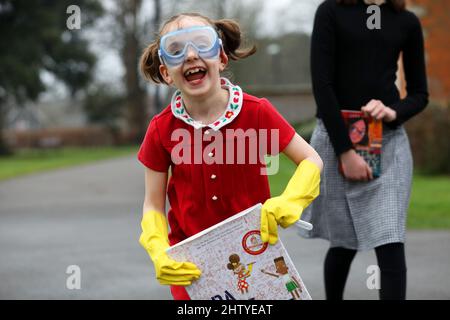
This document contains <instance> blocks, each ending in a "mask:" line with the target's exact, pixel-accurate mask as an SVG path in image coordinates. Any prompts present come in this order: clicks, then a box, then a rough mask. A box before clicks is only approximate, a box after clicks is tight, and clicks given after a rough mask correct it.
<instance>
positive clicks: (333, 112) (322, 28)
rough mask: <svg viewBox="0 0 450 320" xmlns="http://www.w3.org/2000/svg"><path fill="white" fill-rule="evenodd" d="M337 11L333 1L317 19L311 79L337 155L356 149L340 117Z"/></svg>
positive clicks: (313, 38) (324, 6)
mask: <svg viewBox="0 0 450 320" xmlns="http://www.w3.org/2000/svg"><path fill="white" fill-rule="evenodd" d="M335 47H336V35H335V12H334V8H333V6H332V4H331V2H330V1H326V2H324V3H322V4H321V5H320V6H319V8H318V9H317V11H316V14H315V17H314V27H313V32H312V35H311V59H310V61H311V80H312V89H313V94H314V98H315V100H316V104H317V108H318V111H319V112H318V113H319V114H320V117H321V119H322V121H323V123H324V125H325V128H326V129H327V132H328V135H329V136H330V141H331V144H332V145H333V148H334V151H335V153H336V155H338V156H339V155H340V154H341V153H343V152H345V151H347V150H349V149H351V148H352V147H353V145H352V143H351V141H350V138H349V137H348V134H347V130H346V128H345V123H344V120H343V119H342V117H341V112H340V107H339V102H338V100H337V97H336V93H335V83H334V79H335V77H334V75H335V59H336V57H335V54H336V50H335Z"/></svg>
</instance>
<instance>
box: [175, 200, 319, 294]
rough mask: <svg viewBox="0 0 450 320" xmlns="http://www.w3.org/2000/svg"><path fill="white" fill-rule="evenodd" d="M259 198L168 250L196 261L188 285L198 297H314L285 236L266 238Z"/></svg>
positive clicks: (178, 256) (178, 257)
mask: <svg viewBox="0 0 450 320" xmlns="http://www.w3.org/2000/svg"><path fill="white" fill-rule="evenodd" d="M261 207H262V206H261V204H260V203H259V204H257V205H255V206H253V207H250V208H248V209H247V210H244V211H242V212H240V213H238V214H236V215H234V216H232V217H230V218H228V219H226V220H224V221H222V222H221V223H218V224H216V225H214V226H212V227H210V228H208V229H206V230H204V231H202V232H200V233H198V234H196V235H194V236H192V237H190V238H187V239H186V240H184V241H181V242H179V243H177V244H175V245H174V246H172V247H170V248H169V249H168V250H167V253H168V255H169V256H170V257H171V258H172V259H174V260H177V261H189V262H193V263H195V264H196V265H197V266H198V268H199V269H200V270H202V275H201V277H200V278H199V279H198V280H196V281H194V282H193V283H192V285H190V286H187V287H186V290H187V292H188V294H189V296H190V298H191V299H194V300H211V299H212V300H311V296H310V295H309V293H308V290H307V289H306V286H305V284H304V283H303V281H302V279H301V278H300V275H299V273H298V271H297V269H296V268H295V266H294V264H293V262H292V260H291V258H290V257H289V255H288V253H287V251H286V249H285V247H284V245H283V243H282V241H281V239H280V238H278V242H277V243H276V244H275V245H269V244H268V243H263V242H262V241H261V237H260V231H259V230H260V214H261Z"/></svg>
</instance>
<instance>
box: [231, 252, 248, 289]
mask: <svg viewBox="0 0 450 320" xmlns="http://www.w3.org/2000/svg"><path fill="white" fill-rule="evenodd" d="M228 260H229V261H230V263H228V264H227V268H228V270H232V271H233V273H234V274H235V275H237V280H238V281H237V288H238V290H239V291H240V292H241V293H242V294H244V293H248V288H249V284H248V282H247V278H249V277H250V276H251V274H252V269H253V264H254V263H253V262H252V263H249V264H247V266H245V265H244V264H243V263H241V262H240V260H241V258H240V257H239V255H237V254H235V253H233V254H232V255H230V257H229V258H228Z"/></svg>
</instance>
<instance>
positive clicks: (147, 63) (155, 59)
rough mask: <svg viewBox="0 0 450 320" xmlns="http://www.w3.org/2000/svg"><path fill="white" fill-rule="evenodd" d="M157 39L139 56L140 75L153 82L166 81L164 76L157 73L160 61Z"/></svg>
mask: <svg viewBox="0 0 450 320" xmlns="http://www.w3.org/2000/svg"><path fill="white" fill-rule="evenodd" d="M158 47H159V45H158V40H155V41H154V42H152V43H151V44H150V45H149V46H148V47H147V48H145V50H144V52H143V53H142V56H141V61H140V68H141V72H142V75H143V76H144V78H145V79H146V80H148V81H153V82H155V83H166V82H165V81H164V78H163V77H162V76H161V74H160V73H159V66H160V65H161V62H160V60H159V56H158Z"/></svg>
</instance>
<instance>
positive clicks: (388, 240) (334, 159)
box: [300, 0, 428, 299]
mask: <svg viewBox="0 0 450 320" xmlns="http://www.w3.org/2000/svg"><path fill="white" fill-rule="evenodd" d="M373 4H376V5H379V9H380V17H379V18H380V22H381V24H380V28H379V29H369V27H368V24H367V20H368V19H369V17H371V16H372V15H373V12H372V14H370V13H367V8H368V6H369V5H373ZM400 54H402V56H403V64H404V71H405V77H406V82H407V87H406V89H407V92H408V94H407V96H406V97H405V98H404V99H400V96H399V92H398V90H397V87H396V85H395V81H396V72H397V62H398V59H399V55H400ZM311 72H312V84H313V92H314V97H315V100H316V103H317V115H316V116H317V126H316V128H315V130H314V132H313V135H312V138H311V145H312V146H313V148H314V149H316V150H317V152H318V153H319V155H320V156H321V157H322V159H323V162H324V171H323V172H322V178H321V179H322V184H321V190H320V196H319V197H318V198H317V199H316V201H315V202H314V203H313V204H312V205H311V206H310V207H309V208H308V209H307V210H306V211H305V213H304V214H303V216H302V218H303V220H306V221H309V222H311V223H312V224H313V225H314V229H313V230H312V231H310V232H307V231H300V232H301V233H302V235H303V236H306V237H320V238H323V239H327V240H329V241H330V248H329V250H328V252H327V255H326V258H325V263H324V277H325V291H326V297H327V299H342V298H343V291H344V287H345V283H346V280H347V276H348V272H349V269H350V265H351V263H352V260H353V258H354V256H355V254H356V252H357V251H358V250H369V249H375V253H376V256H377V260H378V265H379V267H380V271H381V288H380V291H379V295H380V299H405V298H406V261H405V251H404V242H405V223H406V213H407V209H408V204H409V196H410V190H411V180H412V169H413V163H412V156H411V150H410V145H409V141H408V137H407V135H406V132H405V129H404V128H403V123H405V122H406V121H407V120H409V119H410V118H411V117H413V116H415V115H416V114H418V113H419V112H420V111H422V110H423V109H424V108H425V106H426V105H427V103H428V92H427V81H426V73H425V61H424V47H423V36H422V29H421V25H420V21H419V19H418V18H417V17H416V16H415V15H414V14H413V13H412V12H410V11H407V10H405V1H404V0H386V1H383V0H376V1H375V0H371V1H369V0H365V1H362V0H360V1H358V0H327V1H324V2H323V3H322V4H321V5H320V6H319V8H318V9H317V12H316V16H315V21H314V29H313V34H312V44H311ZM342 109H350V110H363V111H365V112H367V113H368V114H370V115H371V116H373V117H375V118H377V119H382V121H383V146H382V155H381V157H382V159H381V170H382V171H381V175H380V177H378V178H376V179H373V176H372V171H371V169H370V166H369V165H368V164H367V163H366V162H365V161H364V159H363V158H362V157H361V156H359V155H358V154H357V153H356V152H355V150H354V149H353V145H352V142H351V140H350V138H349V135H348V132H347V130H346V128H345V125H344V121H343V119H342V117H341V110H342ZM339 163H341V165H342V174H341V173H339V169H338V168H339Z"/></svg>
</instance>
